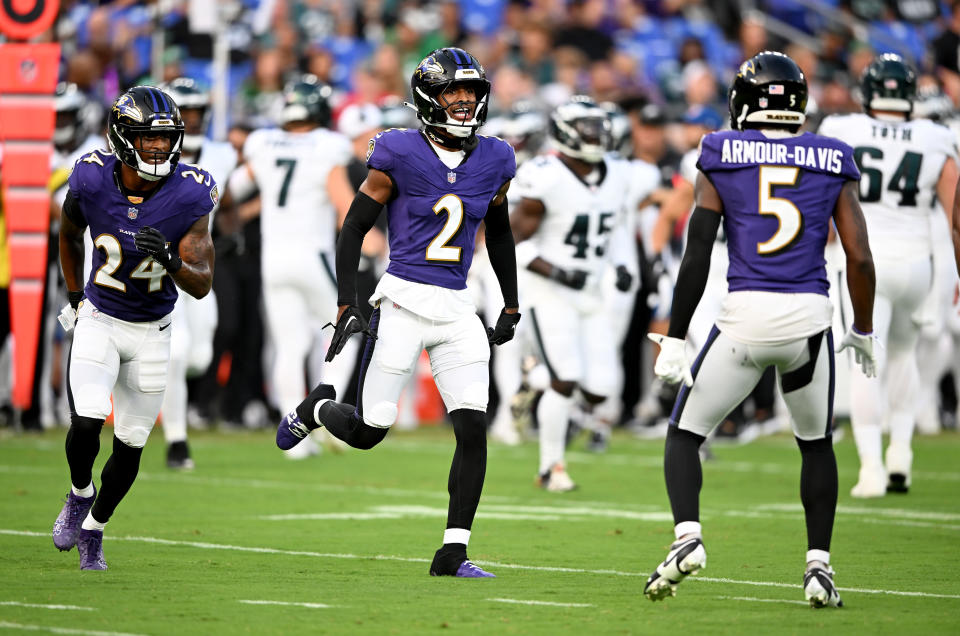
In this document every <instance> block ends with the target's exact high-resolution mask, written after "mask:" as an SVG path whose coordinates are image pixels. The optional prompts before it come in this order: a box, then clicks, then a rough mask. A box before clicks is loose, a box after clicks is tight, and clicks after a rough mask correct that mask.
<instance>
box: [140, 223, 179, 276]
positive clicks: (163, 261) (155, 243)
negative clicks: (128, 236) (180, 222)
mask: <svg viewBox="0 0 960 636" xmlns="http://www.w3.org/2000/svg"><path fill="white" fill-rule="evenodd" d="M133 243H134V245H136V246H137V249H138V250H140V251H141V252H143V253H144V254H149V255H150V256H152V257H153V260H155V261H157V262H158V263H160V265H161V266H162V267H163V268H164V269H165V270H167V272H169V273H170V274H176V273H177V271H179V270H180V268H181V267H182V266H183V261H182V260H181V259H180V256H178V255H177V254H174V253H173V252H172V251H171V250H170V245H169V244H168V243H167V239H166V237H164V236H163V234H162V233H161V232H160V230H158V229H156V228H153V227H150V226H149V225H147V226H146V227H142V228H140V231H139V232H137V233H136V235H135V236H134V237H133Z"/></svg>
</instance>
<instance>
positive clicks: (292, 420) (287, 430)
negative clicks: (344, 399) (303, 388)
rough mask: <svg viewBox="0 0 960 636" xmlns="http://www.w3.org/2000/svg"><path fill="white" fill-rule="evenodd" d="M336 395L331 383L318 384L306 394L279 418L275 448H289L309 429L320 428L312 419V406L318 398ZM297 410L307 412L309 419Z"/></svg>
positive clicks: (305, 434) (308, 432)
mask: <svg viewBox="0 0 960 636" xmlns="http://www.w3.org/2000/svg"><path fill="white" fill-rule="evenodd" d="M336 397H337V392H336V391H335V390H334V388H333V386H332V385H329V384H318V385H317V387H316V388H315V389H314V390H313V391H311V392H310V395H308V396H307V399H305V400H304V401H303V402H301V403H300V405H299V406H298V407H297V408H295V409H294V410H292V411H290V412H289V413H287V414H286V415H284V416H283V419H282V420H280V425H279V426H277V448H279V449H280V450H290V449H291V448H293V447H294V446H296V445H297V444H299V443H300V442H302V441H303V438H305V437H306V436H307V435H309V434H310V431H312V430H314V429H318V428H320V425H319V424H317V423H315V422H314V421H313V411H314V407H315V406H316V404H317V402H319V401H320V400H333V399H335V398H336ZM297 411H305V412H307V413H309V414H310V419H309V420H308V421H304V420H302V419H301V418H300V414H299V413H298V412H297Z"/></svg>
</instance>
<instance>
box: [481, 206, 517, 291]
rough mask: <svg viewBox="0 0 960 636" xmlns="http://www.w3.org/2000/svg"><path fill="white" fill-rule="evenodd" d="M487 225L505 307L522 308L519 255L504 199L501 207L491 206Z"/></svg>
mask: <svg viewBox="0 0 960 636" xmlns="http://www.w3.org/2000/svg"><path fill="white" fill-rule="evenodd" d="M484 223H485V225H486V239H487V254H489V256H490V265H491V266H492V267H493V272H494V273H495V274H496V275H497V281H498V282H499V283H500V293H501V294H503V306H504V307H506V308H508V309H514V308H517V307H519V306H520V303H519V301H518V300H517V253H516V249H515V246H514V243H513V232H512V231H511V230H510V216H509V215H508V214H507V201H506V197H504V201H503V203H501V204H500V205H491V206H490V207H489V208H488V209H487V216H486V217H485V219H484Z"/></svg>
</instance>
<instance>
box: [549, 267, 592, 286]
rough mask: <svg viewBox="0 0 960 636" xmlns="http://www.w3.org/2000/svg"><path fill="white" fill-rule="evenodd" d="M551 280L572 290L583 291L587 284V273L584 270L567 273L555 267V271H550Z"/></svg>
mask: <svg viewBox="0 0 960 636" xmlns="http://www.w3.org/2000/svg"><path fill="white" fill-rule="evenodd" d="M550 280H555V281H557V282H558V283H560V284H561V285H566V286H567V287H569V288H570V289H583V288H584V286H585V285H586V284H587V273H586V272H585V271H583V270H582V269H574V270H570V271H567V270H565V269H563V268H562V267H557V266H556V265H554V267H553V269H551V270H550Z"/></svg>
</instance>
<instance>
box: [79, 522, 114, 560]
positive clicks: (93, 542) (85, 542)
mask: <svg viewBox="0 0 960 636" xmlns="http://www.w3.org/2000/svg"><path fill="white" fill-rule="evenodd" d="M77 552H79V553H80V569H81V570H106V569H107V562H106V561H104V560H103V530H82V529H81V530H80V534H79V536H78V537H77Z"/></svg>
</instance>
